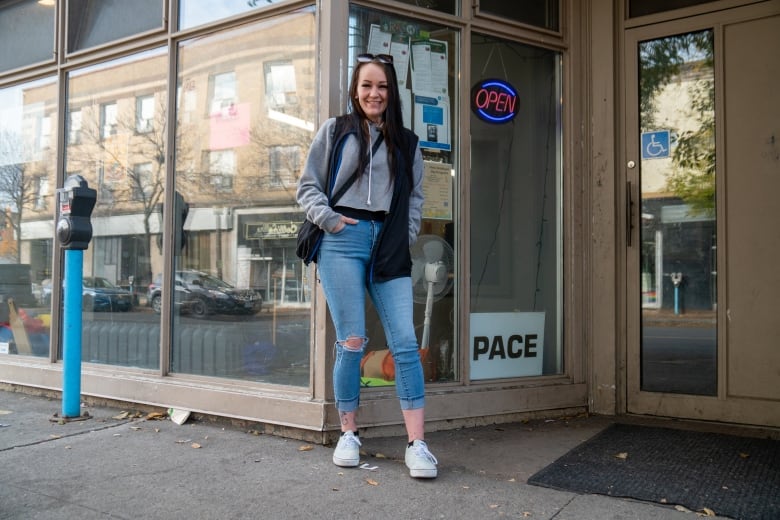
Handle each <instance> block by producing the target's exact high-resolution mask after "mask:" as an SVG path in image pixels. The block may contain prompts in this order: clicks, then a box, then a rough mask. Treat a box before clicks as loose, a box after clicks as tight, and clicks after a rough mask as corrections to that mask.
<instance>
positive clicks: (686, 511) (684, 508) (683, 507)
mask: <svg viewBox="0 0 780 520" xmlns="http://www.w3.org/2000/svg"><path fill="white" fill-rule="evenodd" d="M674 508H675V509H676V510H677V511H682V512H683V513H690V512H691V510H690V509H688V508H687V507H685V506H679V505H678V506H674Z"/></svg>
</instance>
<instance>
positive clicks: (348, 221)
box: [333, 215, 359, 233]
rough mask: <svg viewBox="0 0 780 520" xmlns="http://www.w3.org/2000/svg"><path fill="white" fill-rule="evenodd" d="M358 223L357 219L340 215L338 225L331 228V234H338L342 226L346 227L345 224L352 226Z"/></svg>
mask: <svg viewBox="0 0 780 520" xmlns="http://www.w3.org/2000/svg"><path fill="white" fill-rule="evenodd" d="M358 222H359V221H358V220H357V219H354V218H349V217H345V216H344V215H341V218H340V219H339V223H338V224H336V227H335V228H333V232H334V233H338V232H339V231H341V230H342V229H344V226H346V225H347V224H350V225H353V226H354V225H355V224H357V223H358Z"/></svg>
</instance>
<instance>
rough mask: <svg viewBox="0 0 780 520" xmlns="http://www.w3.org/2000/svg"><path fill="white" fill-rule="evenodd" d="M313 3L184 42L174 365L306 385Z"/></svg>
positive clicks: (313, 108) (177, 368) (189, 370)
mask: <svg viewBox="0 0 780 520" xmlns="http://www.w3.org/2000/svg"><path fill="white" fill-rule="evenodd" d="M315 32H316V23H315V13H314V9H313V8H312V9H305V10H302V11H298V12H296V13H293V14H288V15H285V16H283V17H279V18H276V19H274V20H273V21H265V22H259V23H253V24H249V25H245V26H242V27H239V28H236V29H232V30H229V31H224V32H221V33H218V34H213V35H209V36H205V37H199V38H193V39H190V40H186V41H183V42H182V43H181V44H180V46H179V69H178V78H177V80H178V95H177V100H176V102H177V107H178V118H177V119H178V128H177V132H176V143H177V144H176V191H177V193H178V194H179V195H180V196H181V202H180V209H177V212H176V213H177V215H180V216H181V218H182V228H181V230H180V232H179V240H180V243H181V244H182V247H181V248H180V249H179V248H177V251H176V259H175V263H176V269H175V275H174V283H175V293H176V298H177V303H178V305H177V308H178V310H179V311H178V312H177V313H176V314H175V315H174V326H173V345H172V353H171V370H172V371H174V372H182V373H189V374H202V375H212V376H221V377H228V378H240V379H247V380H254V381H263V382H268V383H275V384H284V385H294V386H307V385H308V384H309V346H310V344H311V335H310V325H309V323H310V312H311V293H310V290H309V287H310V280H309V274H310V273H309V271H308V270H307V269H305V267H304V265H303V264H302V263H301V262H300V260H299V259H298V258H297V257H296V256H295V244H296V233H297V227H298V223H299V222H300V220H301V212H300V208H299V207H297V204H296V200H295V191H296V188H297V183H298V177H299V176H300V173H301V171H300V170H301V167H302V165H303V155H304V154H305V153H306V151H307V150H308V147H309V144H310V143H311V140H312V138H313V136H314V130H315V121H316V112H317V106H316V97H315V87H316V69H315Z"/></svg>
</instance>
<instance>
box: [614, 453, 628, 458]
mask: <svg viewBox="0 0 780 520" xmlns="http://www.w3.org/2000/svg"><path fill="white" fill-rule="evenodd" d="M615 458H616V459H621V460H626V459H627V458H628V453H627V452H625V451H624V452H622V453H618V454H617V455H615Z"/></svg>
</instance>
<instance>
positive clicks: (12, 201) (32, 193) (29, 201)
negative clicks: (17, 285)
mask: <svg viewBox="0 0 780 520" xmlns="http://www.w3.org/2000/svg"><path fill="white" fill-rule="evenodd" d="M25 149H26V147H25V146H24V141H23V139H22V137H21V136H20V135H18V134H14V133H10V132H8V131H5V130H2V131H0V204H2V211H0V219H1V220H0V221H1V222H2V227H6V226H10V227H11V228H12V229H13V232H14V236H15V240H14V243H13V248H12V252H13V254H14V255H15V257H16V263H17V264H18V263H21V261H22V259H21V248H20V247H19V240H20V239H21V237H22V220H23V218H24V210H25V208H26V207H30V206H32V205H33V204H34V203H35V200H36V198H37V196H38V193H37V189H36V188H37V185H36V183H37V182H38V176H36V175H32V174H31V173H30V170H31V169H32V164H31V163H29V162H26V161H25V157H26V156H27V155H29V154H25Z"/></svg>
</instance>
